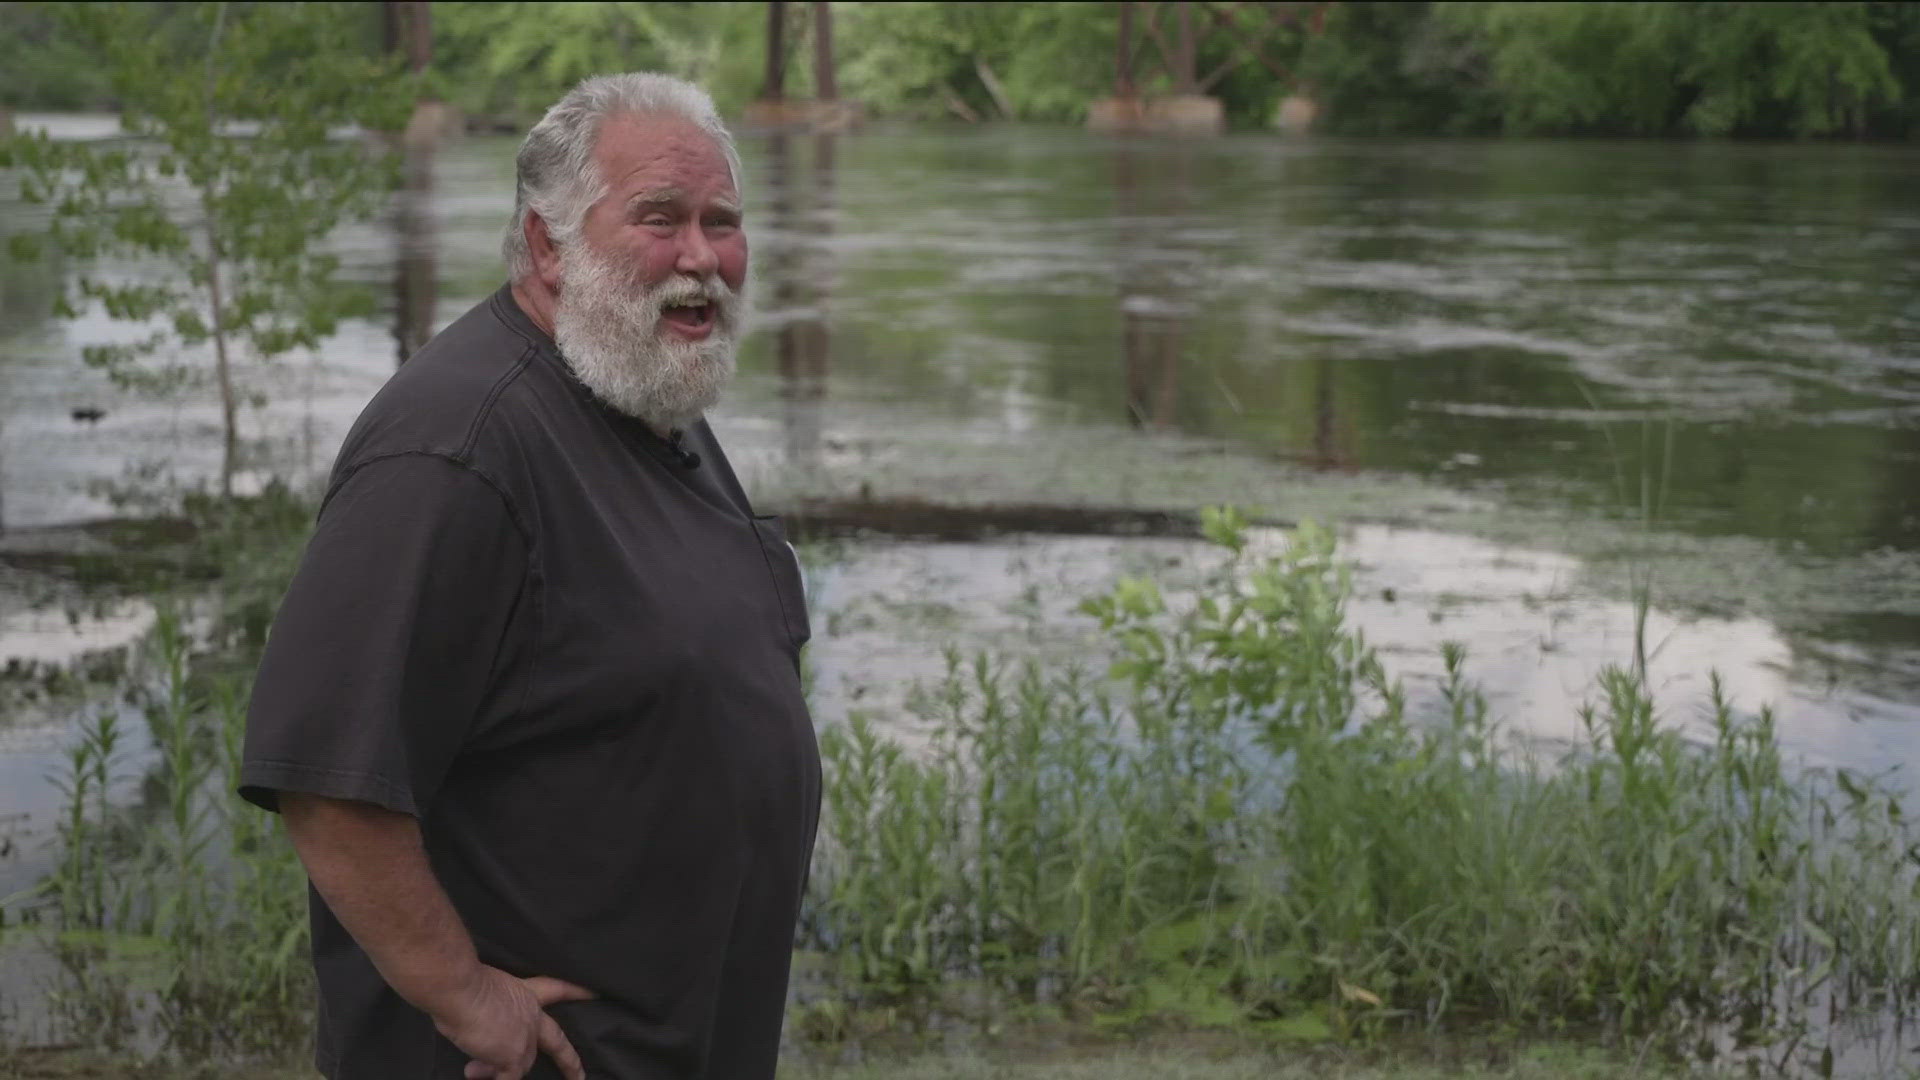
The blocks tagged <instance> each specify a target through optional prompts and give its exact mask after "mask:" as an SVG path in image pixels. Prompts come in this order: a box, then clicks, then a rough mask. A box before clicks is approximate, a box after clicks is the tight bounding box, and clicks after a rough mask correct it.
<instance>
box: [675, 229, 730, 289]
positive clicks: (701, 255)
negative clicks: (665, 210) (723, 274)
mask: <svg viewBox="0 0 1920 1080" xmlns="http://www.w3.org/2000/svg"><path fill="white" fill-rule="evenodd" d="M673 268H674V269H675V270H678V271H679V272H680V273H683V274H691V275H693V276H694V277H698V278H705V277H706V276H707V275H709V274H711V273H713V272H714V271H715V270H717V269H719V268H720V256H719V255H718V254H716V253H715V252H714V250H713V245H712V244H710V243H708V242H707V234H706V230H704V229H702V228H701V227H700V223H699V222H691V223H689V224H688V225H687V227H686V228H684V229H682V230H680V257H679V259H678V260H677V261H676V262H675V263H674V264H673Z"/></svg>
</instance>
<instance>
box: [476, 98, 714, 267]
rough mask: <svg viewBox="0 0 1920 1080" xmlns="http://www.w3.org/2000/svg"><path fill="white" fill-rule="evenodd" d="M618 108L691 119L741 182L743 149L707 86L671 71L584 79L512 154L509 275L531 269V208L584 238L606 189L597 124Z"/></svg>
mask: <svg viewBox="0 0 1920 1080" xmlns="http://www.w3.org/2000/svg"><path fill="white" fill-rule="evenodd" d="M617 115H633V116H665V117H674V118H677V119H681V120H687V121H690V122H691V123H693V124H694V126H696V127H698V128H699V129H700V130H702V131H704V132H706V133H707V134H708V135H710V136H712V137H713V141H714V143H715V144H716V145H717V146H719V147H720V152H721V153H722V154H725V155H726V158H727V169H728V171H729V172H730V173H731V174H732V178H733V183H734V187H735V188H736V189H738V188H739V186H740V152H739V151H738V150H736V149H734V145H733V135H732V133H731V132H729V131H727V125H726V124H725V123H723V122H722V121H721V119H720V113H719V111H718V110H716V109H715V108H714V107H713V99H712V98H711V97H709V96H707V92H706V91H705V90H702V89H700V88H699V87H697V86H695V85H693V84H692V83H690V82H687V81H686V80H684V79H676V78H674V77H673V76H671V75H660V74H656V73H654V72H650V71H635V72H628V73H625V74H621V75H595V76H593V77H592V78H588V79H582V80H581V81H580V83H579V85H577V86H575V87H574V88H573V89H571V90H569V91H567V96H565V97H563V98H561V99H560V100H559V101H558V102H556V103H555V104H554V106H553V108H551V109H548V110H547V115H545V116H543V117H541V118H540V122H539V123H537V124H535V125H533V129H532V130H531V131H528V132H527V138H526V141H525V142H523V143H521V144H520V153H519V155H518V156H517V157H516V158H515V159H514V185H513V222H512V224H510V225H508V226H507V235H506V236H505V237H504V238H503V239H502V242H501V244H500V252H501V254H502V255H504V256H505V257H506V260H507V276H508V277H509V278H511V279H513V280H516V281H517V280H519V279H520V278H522V277H524V276H525V275H527V274H529V273H532V272H533V253H532V252H530V251H528V250H527V232H526V230H527V215H528V214H530V213H532V214H539V215H540V219H541V220H542V221H545V222H546V223H547V235H548V236H550V237H552V238H553V242H554V244H555V245H558V246H564V245H566V244H570V243H572V242H573V241H574V240H576V239H578V238H579V235H580V225H581V222H582V221H583V220H584V219H585V218H586V216H587V210H588V209H590V208H591V207H592V206H593V204H594V203H596V202H598V201H599V200H600V198H601V197H602V196H603V195H605V194H606V190H605V187H606V185H605V182H604V181H603V180H602V179H601V177H600V172H599V169H598V168H596V167H595V164H594V160H593V145H594V141H595V139H596V138H598V136H599V134H600V125H601V124H602V123H604V122H606V120H607V118H608V117H611V116H617Z"/></svg>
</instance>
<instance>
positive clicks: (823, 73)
mask: <svg viewBox="0 0 1920 1080" xmlns="http://www.w3.org/2000/svg"><path fill="white" fill-rule="evenodd" d="M813 85H814V92H813V96H814V98H815V99H817V100H819V101H837V100H839V97H840V91H839V89H838V88H837V87H836V86H835V84H834V80H833V5H832V4H830V3H826V2H825V0H815V3H814V5H813Z"/></svg>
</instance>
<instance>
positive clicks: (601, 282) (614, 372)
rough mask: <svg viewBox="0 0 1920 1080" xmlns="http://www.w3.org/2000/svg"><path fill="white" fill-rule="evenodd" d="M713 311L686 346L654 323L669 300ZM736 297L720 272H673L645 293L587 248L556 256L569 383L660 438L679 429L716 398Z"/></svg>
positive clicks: (731, 340)
mask: <svg viewBox="0 0 1920 1080" xmlns="http://www.w3.org/2000/svg"><path fill="white" fill-rule="evenodd" d="M701 300H705V301H707V302H708V303H710V304H712V305H713V330H712V331H711V332H710V333H709V334H708V335H707V337H706V339H705V340H702V341H686V340H683V339H680V338H676V337H674V336H673V333H672V331H670V330H667V329H665V328H664V327H662V326H661V325H660V315H661V312H662V311H663V310H664V309H665V308H667V307H669V306H671V305H674V304H686V303H695V302H698V301H701ZM741 306H742V299H741V296H740V295H739V294H737V293H735V292H734V291H733V290H732V289H729V288H728V287H727V285H726V283H725V282H723V281H721V280H720V278H719V275H717V274H711V275H708V277H707V279H706V280H705V281H700V282H697V281H694V280H693V279H691V278H688V277H685V276H683V275H680V274H675V275H673V276H672V277H669V278H667V279H666V280H665V281H662V282H661V283H659V284H658V285H655V286H653V287H651V288H645V287H642V286H641V285H639V284H638V283H637V282H635V281H634V280H633V276H632V275H631V274H629V273H627V272H625V271H624V270H623V269H622V268H621V267H620V266H618V265H616V264H614V263H613V262H611V261H608V260H605V259H602V258H601V257H600V255H599V253H598V252H596V251H594V250H592V249H591V248H589V247H588V246H587V244H586V242H585V241H584V240H583V241H578V242H576V243H573V244H569V245H567V246H566V247H564V248H562V249H561V250H560V297H559V304H558V306H557V308H556V309H555V311H554V317H553V337H554V340H555V342H557V343H558V344H559V346H560V355H561V357H562V358H564V359H565V360H566V362H567V366H568V367H569V368H571V369H573V374H574V377H575V378H577V379H579V380H580V382H581V383H582V384H584V385H585V386H586V388H587V389H588V390H589V391H591V392H592V393H593V396H594V397H596V398H598V399H599V400H600V401H601V402H602V403H604V404H606V405H607V406H608V407H609V408H612V409H614V410H615V411H617V412H621V413H625V414H626V415H628V416H631V417H633V418H634V419H636V420H639V421H641V422H642V423H644V424H646V425H647V426H648V427H650V428H652V429H653V431H654V433H655V434H657V435H661V436H663V437H664V436H667V435H670V434H671V433H673V432H676V431H682V430H685V429H686V428H687V427H688V426H689V425H691V424H693V423H694V422H695V421H697V420H699V419H700V417H701V416H702V415H703V414H704V413H706V411H707V410H708V409H710V408H712V407H713V405H714V403H715V402H717V401H719V400H720V391H721V390H723V389H725V387H726V385H727V383H728V382H729V381H731V380H732V378H733V366H734V353H735V351H736V350H737V348H738V344H739V331H740V322H741V316H742V312H741Z"/></svg>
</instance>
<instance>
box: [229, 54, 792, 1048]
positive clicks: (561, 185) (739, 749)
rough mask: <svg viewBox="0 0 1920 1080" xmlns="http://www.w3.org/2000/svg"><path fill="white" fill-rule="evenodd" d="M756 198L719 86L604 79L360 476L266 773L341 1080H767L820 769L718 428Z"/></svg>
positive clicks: (771, 532)
mask: <svg viewBox="0 0 1920 1080" xmlns="http://www.w3.org/2000/svg"><path fill="white" fill-rule="evenodd" d="M739 172H740V170H739V162H738V158H737V156H736V154H735V152H734V149H733V144H732V140H731V138H730V136H729V135H728V133H727V131H726V128H725V127H724V125H722V123H721V122H720V119H719V117H718V116H717V115H716V114H715V112H714V109H713V104H712V102H711V101H710V100H709V99H708V97H707V96H706V94H705V93H703V92H701V91H700V90H698V89H696V88H695V87H693V86H691V85H689V84H687V83H684V82H680V81H678V80H675V79H671V78H667V77H664V76H660V75H648V74H635V75H617V76H607V77H601V78H594V79H589V80H587V81H585V82H583V83H581V84H580V85H579V86H578V87H576V88H575V89H574V90H573V91H572V92H571V93H569V94H568V95H567V96H566V97H565V98H563V99H562V100H561V101H560V103H559V104H557V105H555V106H554V107H553V108H552V110H550V111H549V112H548V113H547V115H546V116H545V118H543V119H542V120H541V121H540V122H539V123H538V124H536V125H535V126H534V128H533V130H532V131H531V132H529V133H528V135H527V139H526V142H525V144H524V145H523V146H522V147H521V149H520V154H519V159H518V174H519V175H518V191H517V196H516V200H515V209H514V220H513V225H512V227H511V229H510V230H509V232H508V235H507V238H506V243H505V251H506V257H507V266H508V271H509V276H510V278H511V281H510V283H509V284H508V285H507V286H506V287H503V288H502V289H501V290H500V291H499V292H497V293H495V294H494V295H493V296H492V297H491V298H489V299H488V300H486V301H485V302H484V303H482V304H480V305H479V306H478V307H476V308H474V309H473V310H472V311H469V312H468V313H467V314H465V315H463V316H462V317H461V318H460V319H459V320H458V321H456V322H455V323H454V324H453V325H451V326H449V327H448V328H447V329H446V330H444V331H443V332H441V333H440V334H439V336H437V337H435V338H434V339H433V341H431V342H430V343H429V344H428V345H426V347H424V348H423V349H421V350H420V352H419V353H418V354H416V355H415V356H414V357H413V359H412V360H410V361H409V362H408V363H407V365H406V366H405V367H404V368H403V369H401V371H400V372H399V373H398V374H396V375H395V376H394V377H393V379H392V380H391V381H389V382H388V383H387V385H386V387H385V388H384V389H382V390H381V391H380V393H379V394H378V395H377V396H376V397H375V398H374V399H373V401H372V403H371V404H369V405H368V406H367V409H366V411H365V412H364V413H363V414H362V415H361V416H360V419H359V421H358V423H356V424H355V425H354V427H353V430H352V432H351V433H350V434H349V435H348V436H347V440H346V443H345V445H344V446H343V447H342V448H341V451H340V456H339V460H338V462H337V463H336V464H335V466H334V471H333V476H332V481H331V484H330V487H329V489H328V491H327V495H326V499H325V501H324V503H323V504H322V509H321V512H320V518H319V524H318V526H317V528H316V530H315V533H314V536H313V540H312V542H311V544H310V545H309V547H308V549H307V553H306V556H305V558H304V560H303V561H302V563H301V566H300V570H299V573H298V575H297V576H296V577H295V579H294V582H293V586H292V588H291V589H290V590H289V592H288V594H287V597H286V600H285V602H284V603H283V604H282V606H281V609H280V613H279V616H278V618H277V619H276V621H275V623H274V627H273V633H272V636H271V639H270V640H269V642H268V645H267V651H266V656H265V658H264V659H263V660H262V662H261V666H260V673H259V678H258V680H257V682H256V685H255V689H254V696H253V702H252V706H251V709H250V712H249V715H248V727H247V744H246V755H245V764H244V766H243V771H242V775H241V782H242V785H243V786H242V793H243V794H245V795H246V796H247V797H248V798H250V799H252V800H254V801H255V802H257V803H259V804H260V805H262V806H265V807H267V808H269V809H278V810H279V811H281V813H282V814H283V815H284V816H285V820H286V824H287V829H288V832H289V833H290V834H291V836H292V838H293V843H294V846H295V847H296V849H298V851H299V854H300V858H301V860H302V861H303V862H304V863H305V865H306V868H307V871H308V874H309V876H310V877H311V879H312V882H313V896H312V901H311V902H312V909H313V957H314V967H315V969H316V972H317V974H318V977H319V989H320V1015H319V1044H318V1049H317V1059H318V1064H319V1067H320V1070H321V1071H322V1072H323V1073H325V1074H326V1075H327V1076H328V1077H331V1078H334V1080H397V1078H405V1080H414V1078H418V1080H426V1078H429V1077H431V1078H440V1077H448V1078H452V1077H462V1076H465V1077H475V1078H477V1077H495V1078H500V1080H517V1078H520V1077H523V1076H525V1077H532V1076H543V1075H544V1076H562V1075H563V1076H565V1077H568V1078H569V1080H580V1078H581V1077H582V1076H591V1077H595V1078H597V1080H643V1078H644V1080H652V1078H658V1077H712V1078H726V1080H735V1078H754V1077H772V1076H773V1072H774V1061H775V1057H776V1054H777V1050H778V1044H779V1037H780V1024H781V1019H782V1015H783V1012H784V1006H785V1003H786V986H787V972H788V962H789V958H790V955H791V951H792V944H793V931H794V924H795V919H796V918H797V914H798V910H799V906H800V897H801V891H802V888H803V883H804V881H805V879H806V875H807V867H808V860H809V857H810V853H811V851H812V845H813V836H814V827H815V824H816V822H817V820H818V809H819V794H820V787H819V785H820V779H819V777H820V773H819V758H818V754H817V749H816V746H815V743H814V735H813V728H812V724H811V722H810V720H809V719H808V716H807V711H806V706H805V704H804V702H803V701H802V697H801V689H800V679H799V674H798V653H799V649H800V646H801V645H802V644H803V643H804V642H805V640H806V638H807V635H808V629H807V616H806V609H805V605H804V598H803V596H802V593H801V588H800V575H799V567H798V565H797V564H796V563H795V560H794V556H793V553H792V549H791V548H790V547H789V546H788V544H787V543H786V540H785V538H784V537H783V536H782V534H781V531H780V528H779V525H778V523H777V521H776V520H775V519H772V518H768V517H758V516H755V515H754V513H753V510H752V508H751V507H750V506H749V505H748V502H747V499H746V496H745V495H744V494H743V493H742V492H741V490H740V485H739V483H738V482H737V481H736V480H735V478H734V475H733V472H732V470H731V469H730V468H729V467H728V465H727V459H726V456H725V455H724V454H722V453H721V451H720V447H719V445H718V444H717V443H716V442H715V441H714V437H713V434H712V432H711V431H710V430H709V429H708V427H707V425H706V423H705V421H704V420H703V419H702V414H703V413H704V412H705V410H706V409H707V408H708V407H709V406H711V405H712V404H713V402H714V401H715V399H716V397H717V396H718V394H719V392H720V389H721V387H722V386H723V385H724V384H725V383H726V381H727V380H728V378H729V377H730V376H731V374H732V371H733V360H734V350H735V345H736V338H737V335H738V333H739V329H740V318H741V312H740V304H741V297H742V294H743V290H744V288H745V285H746V273H747V241H746V235H745V233H744V232H743V230H742V224H741V205H740V193H739V186H738V178H739Z"/></svg>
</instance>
